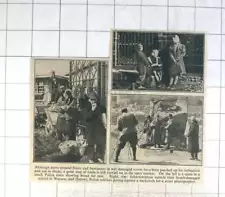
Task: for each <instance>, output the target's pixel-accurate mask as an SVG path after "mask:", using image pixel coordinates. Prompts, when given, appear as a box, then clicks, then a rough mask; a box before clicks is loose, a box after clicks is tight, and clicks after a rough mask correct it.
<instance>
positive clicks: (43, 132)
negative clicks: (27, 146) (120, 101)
mask: <svg viewBox="0 0 225 197" xmlns="http://www.w3.org/2000/svg"><path fill="white" fill-rule="evenodd" d="M33 62H34V63H33V65H32V66H33V69H34V73H33V74H34V79H33V80H34V87H33V89H32V91H33V94H34V101H33V102H34V109H35V110H34V123H33V127H34V131H32V132H33V142H32V143H33V162H35V163H37V162H40V163H45V162H46V163H51V162H59V163H63V162H70V163H99V164H101V163H105V154H106V153H105V149H106V118H107V117H106V114H107V105H106V98H107V96H106V95H107V78H108V77H107V75H108V61H107V60H105V59H102V60H101V59H72V60H70V59H34V60H33Z"/></svg>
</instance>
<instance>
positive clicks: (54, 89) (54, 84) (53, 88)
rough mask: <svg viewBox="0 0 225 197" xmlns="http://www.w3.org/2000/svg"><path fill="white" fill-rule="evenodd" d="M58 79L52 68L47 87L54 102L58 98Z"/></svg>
mask: <svg viewBox="0 0 225 197" xmlns="http://www.w3.org/2000/svg"><path fill="white" fill-rule="evenodd" d="M58 87H59V84H58V80H57V79H56V75H55V71H54V70H53V71H52V73H51V77H50V81H49V88H50V92H51V102H54V103H56V102H57V99H58Z"/></svg>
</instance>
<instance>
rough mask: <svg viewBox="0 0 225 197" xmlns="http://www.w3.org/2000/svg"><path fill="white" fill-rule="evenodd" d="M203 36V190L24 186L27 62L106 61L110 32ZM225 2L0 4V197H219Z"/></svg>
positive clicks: (223, 196)
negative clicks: (202, 33)
mask: <svg viewBox="0 0 225 197" xmlns="http://www.w3.org/2000/svg"><path fill="white" fill-rule="evenodd" d="M110 28H131V29H149V30H159V31H160V30H173V31H176V30H182V31H205V32H207V42H208V54H207V56H208V62H207V63H208V68H207V73H208V77H207V79H206V101H205V103H206V117H205V118H206V119H205V121H206V127H205V130H204V135H205V141H204V164H205V166H204V172H205V182H204V184H202V185H155V184H154V185H152V184H139V185H137V184H133V183H132V184H110V183H105V184H99V183H86V184H83V183H70V184H68V183H67V184H65V183H63V184H57V185H56V184H54V183H30V182H29V180H28V172H29V171H28V168H29V166H28V165H29V138H28V135H29V66H30V57H31V56H45V57H53V58H54V57H108V55H109V51H108V50H109V29H110ZM224 60H225V0H61V1H60V0H0V196H1V197H114V196H115V197H225V186H224V182H225V102H222V101H223V100H225V62H224Z"/></svg>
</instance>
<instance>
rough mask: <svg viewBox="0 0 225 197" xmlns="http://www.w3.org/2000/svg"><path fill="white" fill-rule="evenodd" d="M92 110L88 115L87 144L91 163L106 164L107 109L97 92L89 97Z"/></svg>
mask: <svg viewBox="0 0 225 197" xmlns="http://www.w3.org/2000/svg"><path fill="white" fill-rule="evenodd" d="M88 97H89V102H90V103H91V109H90V110H89V111H88V112H87V114H86V117H85V119H86V123H87V143H88V146H89V150H91V159H90V160H89V162H90V163H93V162H97V161H98V162H100V163H103V162H104V157H105V147H106V109H105V107H103V106H101V104H100V103H99V102H98V100H97V95H96V94H95V92H91V93H90V94H89V95H88Z"/></svg>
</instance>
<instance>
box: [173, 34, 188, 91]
mask: <svg viewBox="0 0 225 197" xmlns="http://www.w3.org/2000/svg"><path fill="white" fill-rule="evenodd" d="M172 39H173V44H172V45H171V46H170V48H169V57H170V66H169V75H170V84H169V88H170V89H174V88H175V86H176V84H177V82H178V79H179V76H180V74H182V75H184V74H186V70H185V65H184V60H183V57H184V56H185V55H186V48H185V46H184V45H183V44H181V43H180V38H179V36H178V35H175V36H173V38H172Z"/></svg>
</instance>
